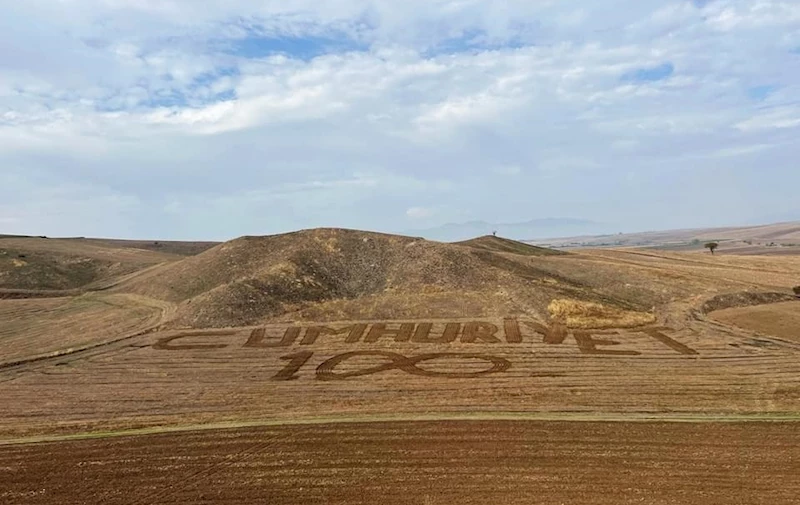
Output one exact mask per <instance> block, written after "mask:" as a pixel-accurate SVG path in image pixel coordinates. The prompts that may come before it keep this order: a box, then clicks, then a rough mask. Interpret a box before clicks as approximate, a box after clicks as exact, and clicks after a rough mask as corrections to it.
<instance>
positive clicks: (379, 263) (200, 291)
mask: <svg viewBox="0 0 800 505" xmlns="http://www.w3.org/2000/svg"><path fill="white" fill-rule="evenodd" d="M539 255H549V256H555V257H564V258H567V259H568V258H569V257H568V256H562V255H560V254H559V253H558V252H553V251H549V250H545V249H542V248H537V247H532V246H526V245H524V244H519V243H516V242H513V241H509V240H504V239H496V238H494V237H482V238H479V239H476V240H474V241H468V242H466V243H462V244H444V243H438V242H430V241H426V240H423V239H418V238H411V237H404V236H399V235H387V234H380V233H369V232H360V231H354V230H341V229H316V230H305V231H300V232H295V233H288V234H283V235H274V236H267V237H242V238H239V239H236V240H233V241H230V242H226V243H224V244H221V245H219V246H216V247H214V248H212V249H210V250H208V251H205V252H203V253H201V254H199V255H197V256H193V257H190V258H185V259H183V260H181V261H178V262H175V263H171V264H168V265H165V266H164V267H161V268H159V269H157V270H154V271H152V272H149V273H147V274H145V275H141V276H138V277H136V278H135V279H132V280H131V281H129V282H126V283H124V284H123V285H122V286H121V287H120V288H119V289H120V290H122V291H124V292H128V293H135V294H138V295H144V296H147V297H150V298H156V299H159V300H165V301H168V302H171V303H176V304H178V309H177V317H176V319H175V320H174V321H173V324H174V325H177V326H188V327H219V326H237V325H249V324H256V323H262V322H266V321H272V320H276V319H281V318H282V319H291V320H318V321H323V320H347V319H359V318H370V319H373V318H383V319H402V318H418V317H431V316H433V315H435V316H436V317H470V316H478V315H498V314H504V315H514V314H529V315H531V316H533V315H536V316H537V317H546V315H547V313H548V312H547V307H548V305H549V303H550V302H551V301H552V300H553V299H557V298H571V299H578V300H582V301H585V302H596V303H603V304H606V305H608V306H609V307H613V308H617V309H620V310H645V309H649V308H650V307H649V306H645V305H642V304H638V303H636V302H635V301H634V300H630V299H623V298H617V297H615V296H613V295H609V294H606V293H601V292H597V291H594V290H593V289H591V288H588V287H586V286H585V285H582V284H580V283H577V282H573V281H571V280H570V279H568V278H567V277H561V276H559V274H557V273H554V272H552V271H551V270H552V266H551V265H543V264H542V265H538V264H537V263H536V260H537V259H539V258H538V256H539Z"/></svg>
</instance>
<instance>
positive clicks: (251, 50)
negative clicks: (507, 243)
mask: <svg viewBox="0 0 800 505" xmlns="http://www.w3.org/2000/svg"><path fill="white" fill-rule="evenodd" d="M0 2H2V3H3V4H4V5H3V16H2V18H0V233H26V234H36V235H40V234H45V235H50V236H58V235H85V236H114V237H130V238H161V239H167V238H175V239H228V238H232V237H236V236H239V235H243V234H270V233H278V232H283V231H289V230H294V229H300V228H310V227H316V226H341V227H348V228H363V229H372V230H383V231H401V230H413V229H427V228H432V227H436V226H439V225H442V224H445V223H450V222H467V221H475V220H482V221H488V222H501V223H509V222H522V221H528V220H532V219H544V218H551V217H556V218H574V219H587V220H591V221H596V222H599V223H603V226H605V227H606V228H607V231H636V230H649V229H666V228H683V227H692V226H717V225H719V226H722V225H736V224H750V223H758V222H763V221H765V220H772V219H775V218H776V217H777V218H780V219H785V220H789V219H800V201H798V198H797V195H798V194H800V190H798V188H800V169H798V165H797V160H798V159H799V158H800V147H798V146H799V145H800V144H798V142H797V141H796V139H797V138H800V131H799V130H800V51H798V48H800V3H798V2H794V1H788V0H783V1H780V0H749V1H744V0H704V1H699V0H694V1H692V0H686V1H682V0H670V1H667V0H661V1H655V0H640V1H638V2H635V3H634V2H625V3H624V4H623V3H622V2H619V1H618V0H593V1H589V0H565V1H560V2H551V1H542V2H531V1H529V0H524V1H523V0H506V1H500V0H495V1H481V0H469V1H464V0H459V1H456V0H405V1H403V2H394V1H383V0H372V1H369V2H367V1H358V0H337V1H335V2H319V1H313V2H312V1H310V0H295V1H293V2H285V1H277V0H261V1H249V0H248V1H245V0H230V1H226V2H220V1H211V0H191V1H190V0H159V1H149V0H148V1H141V0H113V1H109V0H71V1H70V2H58V3H55V2H52V1H48V0H28V1H26V2H11V1H8V2H5V1H3V0H0Z"/></svg>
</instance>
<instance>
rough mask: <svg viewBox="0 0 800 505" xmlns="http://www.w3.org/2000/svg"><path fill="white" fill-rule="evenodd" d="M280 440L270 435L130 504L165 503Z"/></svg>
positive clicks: (276, 443) (149, 504)
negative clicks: (206, 478)
mask: <svg viewBox="0 0 800 505" xmlns="http://www.w3.org/2000/svg"><path fill="white" fill-rule="evenodd" d="M280 441H281V440H280V439H279V438H278V436H277V435H270V438H269V439H268V440H266V441H264V442H257V443H255V444H253V445H251V446H250V447H249V448H246V449H244V450H242V451H238V452H235V453H233V454H228V455H226V456H225V458H224V460H222V461H217V462H215V463H212V464H211V465H209V466H207V467H205V468H200V469H199V470H196V471H194V472H191V473H189V475H186V476H184V477H183V478H180V479H179V482H180V484H178V485H177V486H172V487H170V488H168V489H163V490H159V489H156V490H155V491H154V492H152V493H151V494H149V495H145V496H144V497H142V498H139V499H138V500H136V501H133V502H131V503H130V505H151V504H153V503H164V499H165V498H171V497H174V496H175V495H176V494H178V493H180V492H181V491H184V490H186V489H188V488H189V487H190V486H194V485H195V484H196V483H197V482H198V481H199V480H200V479H201V478H204V477H208V476H210V475H212V474H214V473H216V472H218V471H220V470H223V469H224V468H226V467H228V466H230V465H232V464H234V463H242V462H245V461H247V460H248V459H252V458H253V457H254V456H256V455H258V454H259V453H261V452H263V451H264V450H266V449H268V448H270V447H273V446H276V445H278V442H280Z"/></svg>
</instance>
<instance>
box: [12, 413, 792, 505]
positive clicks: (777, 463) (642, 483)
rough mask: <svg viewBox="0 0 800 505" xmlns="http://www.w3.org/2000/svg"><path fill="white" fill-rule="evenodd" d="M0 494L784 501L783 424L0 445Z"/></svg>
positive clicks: (420, 430)
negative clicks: (0, 485)
mask: <svg viewBox="0 0 800 505" xmlns="http://www.w3.org/2000/svg"><path fill="white" fill-rule="evenodd" d="M0 461H2V462H3V463H2V465H0V482H3V483H4V484H5V485H4V486H3V489H2V490H0V501H1V502H2V503H5V504H8V505H17V504H19V505H22V504H25V505H36V504H51V503H59V504H61V505H68V504H79V503H103V504H106V505H113V504H128V505H133V504H154V503H159V504H184V503H193V504H229V503H269V504H270V505H277V504H298V503H303V504H309V503H326V504H330V503H348V504H358V503H363V504H376V503H382V504H448V505H450V504H456V503H457V504H481V505H483V504H487V503H503V504H526V505H532V504H548V505H550V504H559V503H564V504H569V505H581V504H587V505H588V504H592V505H603V504H608V505H622V504H641V503H646V504H648V505H658V504H675V503H680V504H683V505H692V504H697V505H733V504H767V503H768V504H770V505H780V504H792V503H797V496H800V431H798V429H797V424H795V423H742V424H736V423H715V424H711V423H709V424H689V423H580V422H577V423H569V422H507V421H492V422H464V421H462V422H439V423H435V422H417V423H366V424H336V425H316V426H283V427H271V428H259V429H244V430H221V431H210V432H193V433H183V434H177V435H152V436H139V437H124V438H118V439H97V440H85V441H74V442H62V443H50V444H34V445H22V446H10V447H0Z"/></svg>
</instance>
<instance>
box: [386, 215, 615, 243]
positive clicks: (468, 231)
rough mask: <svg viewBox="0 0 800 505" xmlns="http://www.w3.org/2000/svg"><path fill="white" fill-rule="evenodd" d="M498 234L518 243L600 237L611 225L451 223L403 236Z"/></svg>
mask: <svg viewBox="0 0 800 505" xmlns="http://www.w3.org/2000/svg"><path fill="white" fill-rule="evenodd" d="M495 231H496V232H497V234H498V235H499V236H501V237H505V238H510V239H515V240H531V239H537V238H547V237H559V236H562V237H563V236H576V235H590V234H599V233H603V232H606V231H607V226H606V225H604V224H602V223H598V222H595V221H589V220H586V219H570V218H545V219H532V220H530V221H525V222H521V223H489V222H486V221H469V222H466V223H448V224H445V225H442V226H437V227H436V228H428V229H423V230H406V231H404V232H402V234H403V235H411V236H416V237H423V238H426V239H429V240H439V241H442V242H454V241H458V240H467V239H470V238H474V237H480V236H482V235H491V234H492V232H495Z"/></svg>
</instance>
